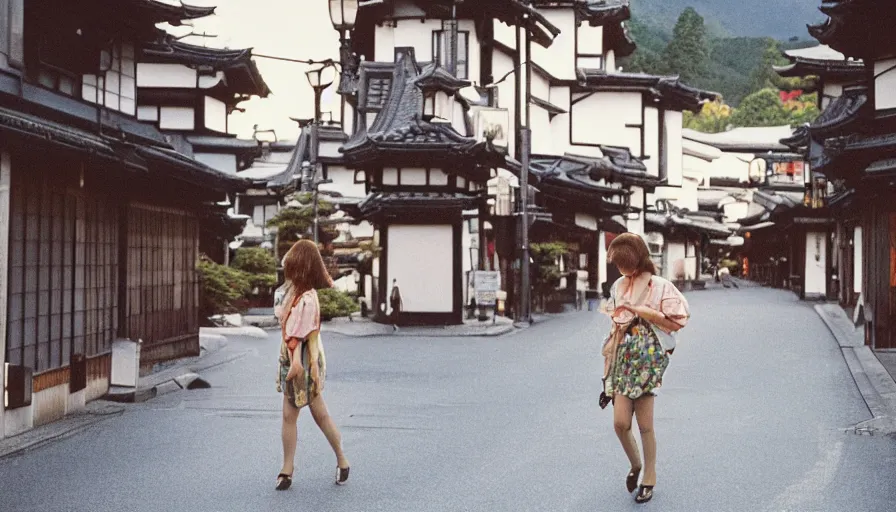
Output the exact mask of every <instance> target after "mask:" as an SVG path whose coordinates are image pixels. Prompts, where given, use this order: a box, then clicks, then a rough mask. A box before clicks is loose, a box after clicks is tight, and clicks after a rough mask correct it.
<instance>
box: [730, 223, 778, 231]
mask: <svg viewBox="0 0 896 512" xmlns="http://www.w3.org/2000/svg"><path fill="white" fill-rule="evenodd" d="M774 225H775V223H774V222H760V223H759V224H753V225H752V226H741V227H740V228H739V229H738V230H737V232H738V233H746V232H748V231H758V230H760V229H765V228H770V227H772V226H774Z"/></svg>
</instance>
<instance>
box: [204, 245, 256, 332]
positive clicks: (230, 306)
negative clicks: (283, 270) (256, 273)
mask: <svg viewBox="0 0 896 512" xmlns="http://www.w3.org/2000/svg"><path fill="white" fill-rule="evenodd" d="M196 270H197V271H198V273H199V282H200V286H201V290H202V291H201V293H200V304H199V312H200V315H201V316H202V318H205V319H207V318H208V317H210V316H212V315H218V314H224V313H236V312H237V311H239V309H240V308H239V306H238V302H239V301H240V299H243V298H244V297H245V295H246V294H247V293H248V292H249V289H250V283H249V276H248V275H247V274H246V273H245V272H243V271H241V270H237V269H235V268H232V267H228V266H227V265H219V264H217V263H215V262H213V261H212V260H210V259H209V258H208V257H207V256H205V255H204V254H203V255H201V256H200V258H199V262H198V263H197V265H196Z"/></svg>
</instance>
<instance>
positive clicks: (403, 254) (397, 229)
mask: <svg viewBox="0 0 896 512" xmlns="http://www.w3.org/2000/svg"><path fill="white" fill-rule="evenodd" d="M388 243H389V246H388V247H387V249H386V250H387V251H388V254H389V257H388V269H387V283H388V284H387V286H388V287H389V289H388V290H386V293H387V294H388V292H389V290H391V289H392V280H393V279H398V286H399V288H400V289H401V297H402V302H403V303H404V308H405V311H408V312H412V313H415V312H416V313H450V312H451V311H452V310H453V309H454V297H453V295H454V275H453V274H454V257H453V256H454V250H453V247H454V232H453V226H451V225H450V224H445V225H401V224H393V225H390V226H389V242H388Z"/></svg>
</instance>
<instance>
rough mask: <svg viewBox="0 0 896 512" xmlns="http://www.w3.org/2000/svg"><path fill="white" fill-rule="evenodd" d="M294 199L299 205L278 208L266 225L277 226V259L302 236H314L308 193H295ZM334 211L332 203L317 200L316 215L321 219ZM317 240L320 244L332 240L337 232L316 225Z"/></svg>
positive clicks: (310, 201)
mask: <svg viewBox="0 0 896 512" xmlns="http://www.w3.org/2000/svg"><path fill="white" fill-rule="evenodd" d="M294 199H295V200H296V201H298V203H299V206H294V207H289V208H284V209H282V210H280V211H279V212H278V213H277V215H275V216H274V217H273V218H272V219H271V220H269V221H268V227H273V228H277V239H278V240H279V243H278V244H277V259H278V260H279V259H282V258H283V256H284V255H285V254H286V251H288V250H289V248H290V247H292V245H293V244H294V243H296V242H297V241H299V240H300V239H303V238H314V235H313V233H312V228H313V226H314V207H313V205H312V196H311V194H310V193H307V192H305V193H301V194H296V195H295V196H294ZM333 211H334V208H333V205H331V204H330V203H328V202H326V201H322V200H321V201H318V216H319V217H320V218H321V219H325V218H327V217H329V216H330V215H331V214H332V213H333ZM317 236H318V240H319V241H320V243H322V244H328V243H329V242H331V241H333V240H334V239H335V238H336V237H337V236H338V233H337V232H336V229H335V228H334V227H332V226H318V232H317Z"/></svg>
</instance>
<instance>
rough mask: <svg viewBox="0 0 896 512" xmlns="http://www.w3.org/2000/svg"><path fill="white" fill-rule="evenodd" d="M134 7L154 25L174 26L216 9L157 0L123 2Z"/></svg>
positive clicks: (208, 13)
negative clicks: (153, 22) (165, 24)
mask: <svg viewBox="0 0 896 512" xmlns="http://www.w3.org/2000/svg"><path fill="white" fill-rule="evenodd" d="M125 2H126V3H128V4H130V5H131V6H132V7H136V8H137V9H139V10H140V12H141V13H142V14H143V15H144V16H146V17H148V18H150V19H152V20H153V21H155V22H156V23H169V24H171V25H174V26H178V25H181V24H182V22H183V21H186V20H195V19H198V18H205V17H206V16H211V15H212V14H214V13H215V9H217V7H200V6H195V5H188V4H183V3H182V4H180V5H174V4H170V3H165V2H160V1H158V0H124V2H121V3H125Z"/></svg>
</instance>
